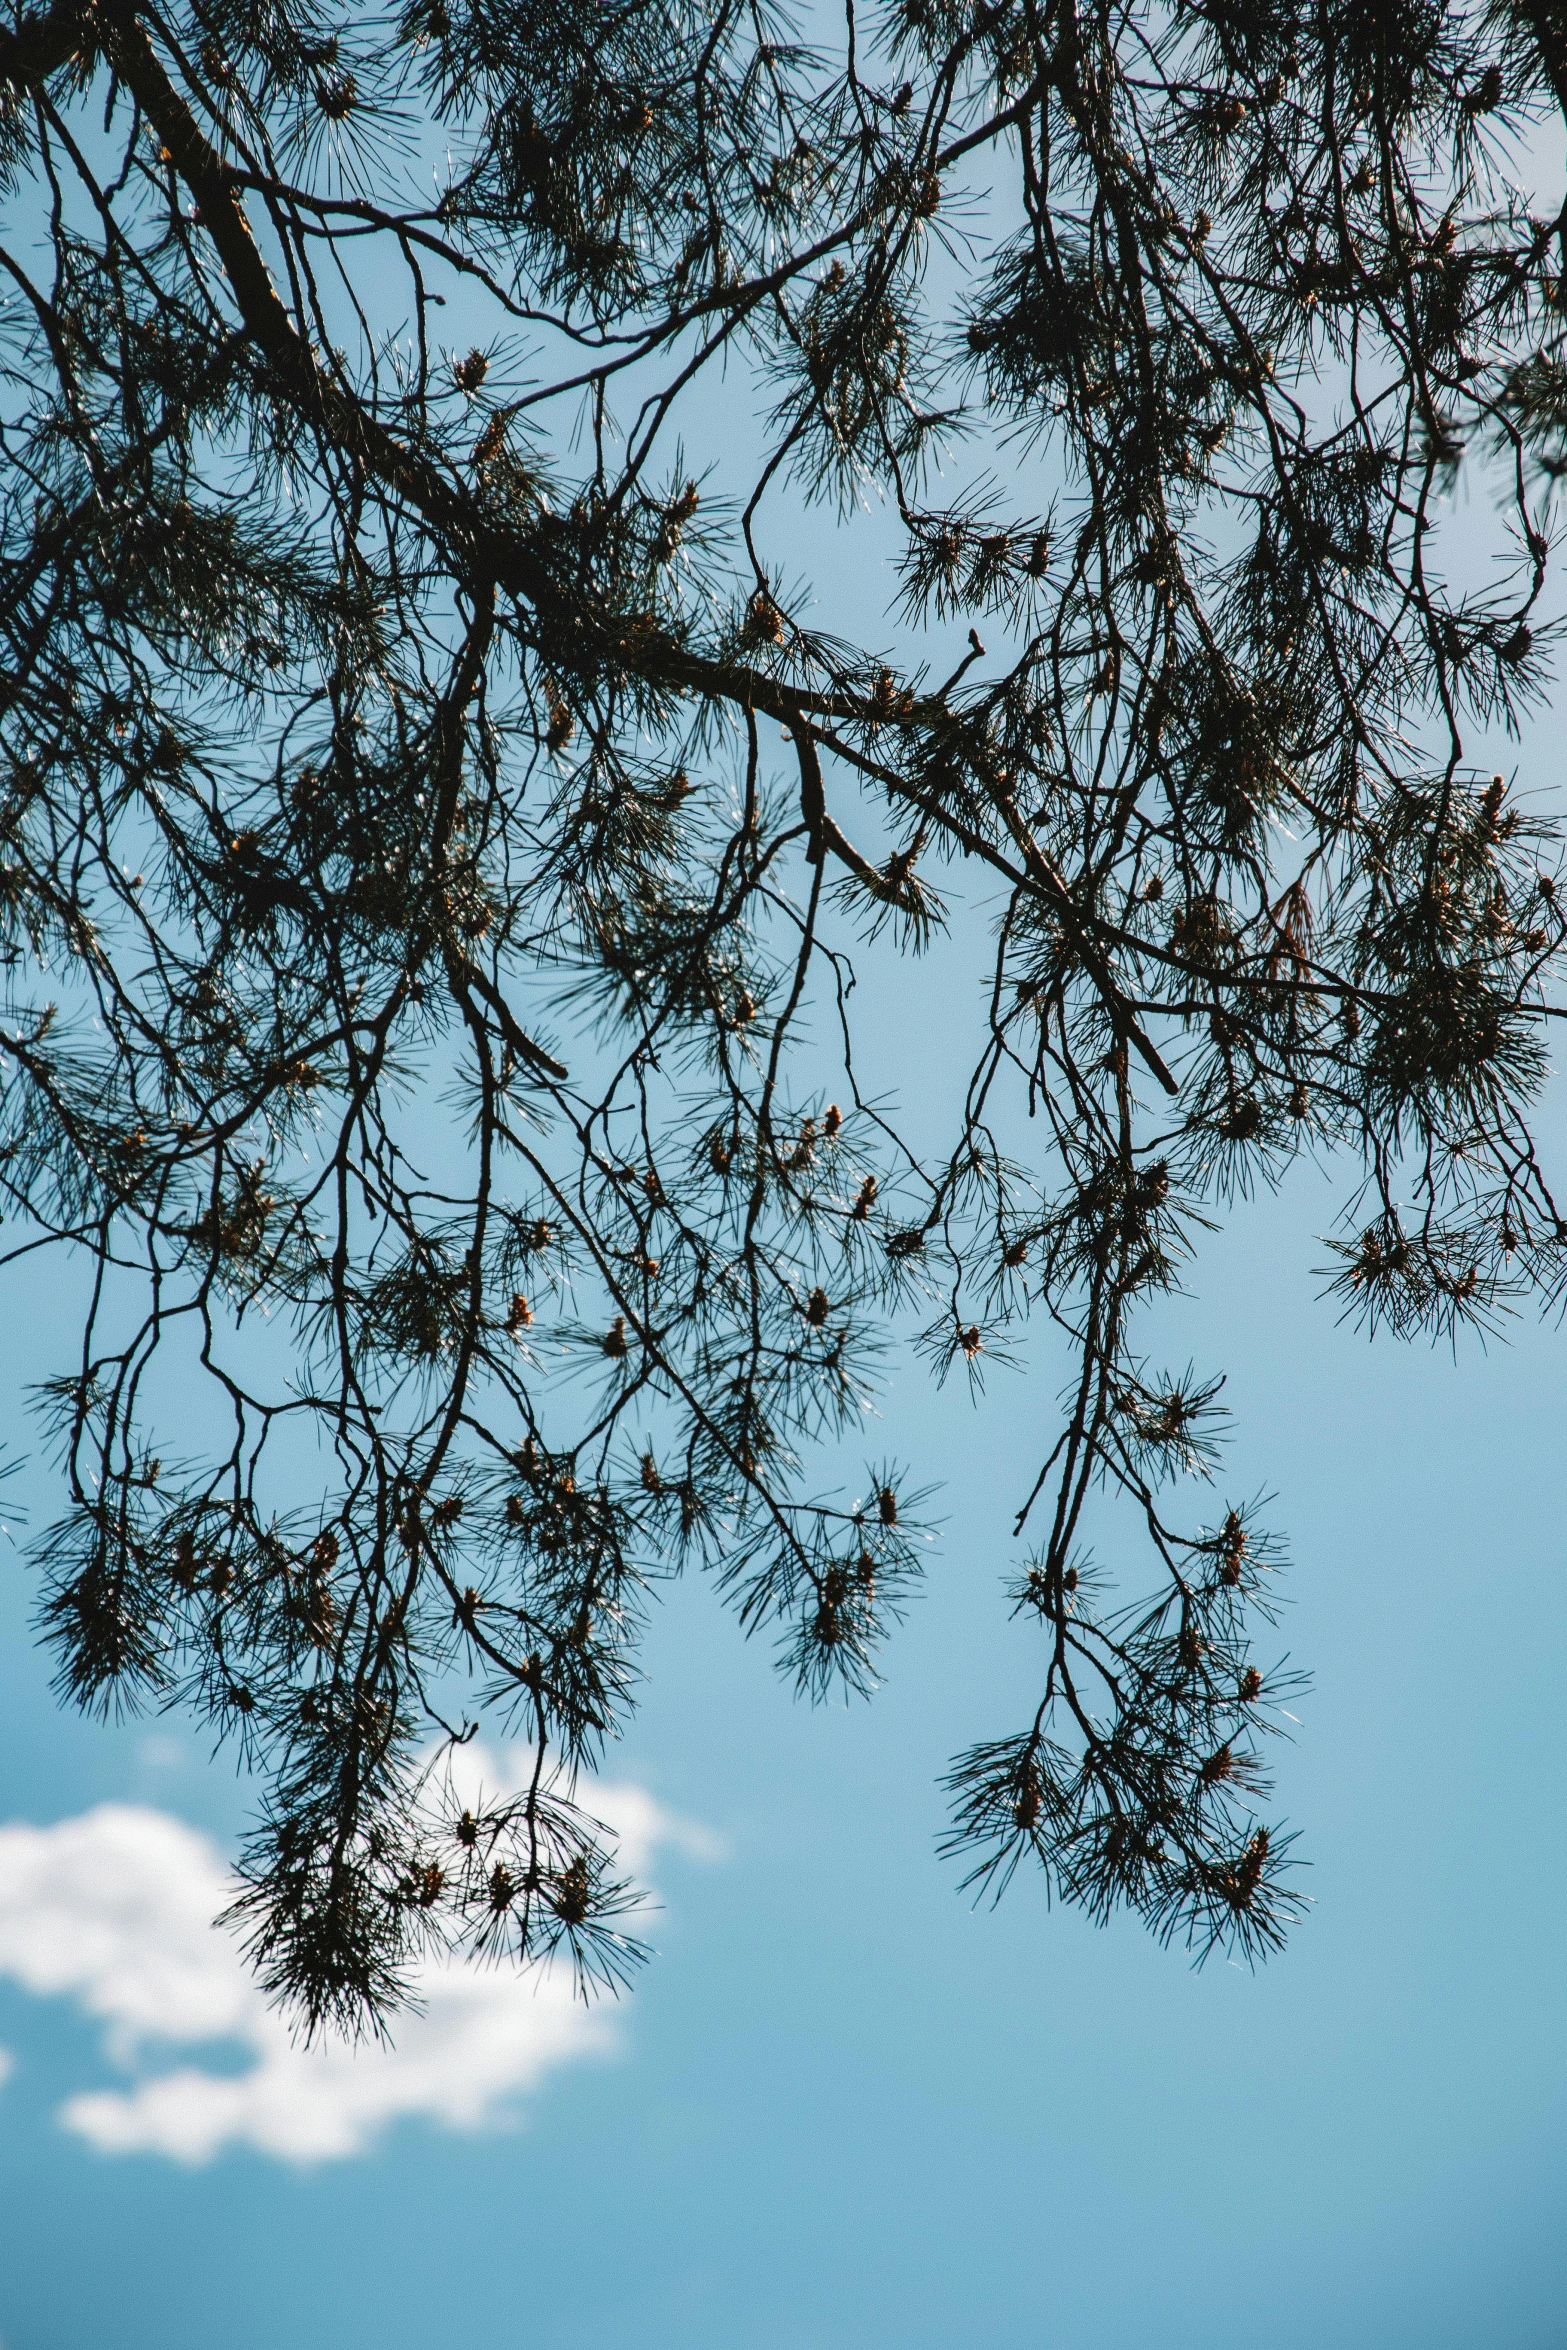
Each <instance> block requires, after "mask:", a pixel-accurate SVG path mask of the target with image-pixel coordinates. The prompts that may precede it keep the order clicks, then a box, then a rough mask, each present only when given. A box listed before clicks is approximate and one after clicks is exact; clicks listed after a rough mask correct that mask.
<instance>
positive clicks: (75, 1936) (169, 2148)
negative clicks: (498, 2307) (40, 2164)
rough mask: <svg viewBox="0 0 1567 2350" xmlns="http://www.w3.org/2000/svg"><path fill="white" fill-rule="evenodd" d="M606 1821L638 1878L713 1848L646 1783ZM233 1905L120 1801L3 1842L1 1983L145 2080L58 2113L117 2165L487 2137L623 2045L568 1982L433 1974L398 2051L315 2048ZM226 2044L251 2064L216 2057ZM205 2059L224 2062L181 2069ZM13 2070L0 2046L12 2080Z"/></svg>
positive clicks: (492, 1776) (488, 1773)
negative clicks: (235, 2150) (70, 2005)
mask: <svg viewBox="0 0 1567 2350" xmlns="http://www.w3.org/2000/svg"><path fill="white" fill-rule="evenodd" d="M520 1759H521V1758H519V1757H518V1756H516V1755H511V1754H507V1753H504V1752H500V1753H496V1752H491V1753H489V1754H482V1753H476V1752H474V1751H473V1750H471V1749H470V1750H467V1751H465V1752H464V1754H463V1755H462V1756H461V1757H460V1758H459V1761H458V1772H459V1774H460V1776H459V1781H458V1793H459V1795H466V1793H467V1786H466V1785H465V1784H464V1782H468V1783H470V1784H471V1786H472V1788H473V1791H474V1792H475V1793H477V1789H478V1785H479V1782H480V1780H481V1779H482V1780H483V1782H484V1783H485V1784H486V1785H487V1787H488V1788H489V1790H490V1791H491V1792H493V1791H495V1790H496V1789H497V1788H502V1787H506V1786H508V1785H513V1784H515V1783H516V1781H517V1777H518V1775H519V1769H518V1766H519V1763H520ZM592 1807H593V1809H594V1810H595V1811H596V1812H597V1814H598V1815H599V1816H600V1817H601V1818H603V1819H605V1820H607V1821H608V1822H609V1823H610V1824H611V1825H612V1826H613V1827H615V1828H616V1829H617V1831H618V1833H619V1840H620V1852H621V1856H622V1858H623V1860H624V1862H625V1864H626V1865H627V1867H628V1869H629V1870H631V1871H632V1872H633V1873H635V1874H637V1875H639V1876H644V1877H645V1875H646V1871H647V1868H648V1864H649V1862H650V1861H651V1859H652V1858H653V1856H654V1854H655V1853H656V1852H657V1850H658V1849H659V1848H660V1847H661V1846H667V1845H673V1846H676V1847H678V1848H681V1849H683V1850H685V1851H687V1852H688V1853H691V1854H693V1855H697V1856H701V1855H707V1856H710V1855H711V1854H712V1853H713V1852H714V1850H715V1847H714V1844H713V1841H712V1839H711V1838H710V1837H708V1836H707V1835H706V1833H705V1832H704V1831H703V1830H701V1829H699V1828H696V1827H695V1826H693V1825H692V1824H691V1823H689V1822H686V1821H682V1820H679V1819H676V1818H675V1817H674V1816H673V1815H672V1814H670V1813H668V1812H666V1811H665V1810H663V1809H662V1807H661V1806H660V1805H659V1804H657V1803H656V1802H655V1801H654V1799H653V1798H652V1797H651V1796H650V1795H649V1794H648V1793H647V1792H646V1790H645V1789H643V1788H640V1787H636V1786H632V1785H618V1786H617V1785H613V1784H609V1783H600V1784H599V1785H597V1786H595V1787H594V1789H593V1790H592ZM232 1890H233V1886H232V1880H231V1878H230V1876H229V1873H228V1867H227V1863H226V1861H225V1858H224V1855H223V1854H222V1853H221V1852H220V1851H219V1849H218V1847H217V1846H216V1845H215V1844H214V1843H212V1841H211V1840H210V1839H209V1838H208V1837H206V1836H204V1835H201V1834H200V1833H199V1832H198V1831H197V1830H196V1829H194V1828H192V1827H190V1826H189V1825H188V1824H187V1823H186V1822H185V1821H183V1820H179V1819H176V1818H175V1817H174V1816H173V1815H172V1814H171V1813H169V1812H165V1811H156V1810H152V1809H150V1808H146V1807H143V1806H139V1805H131V1804H116V1803H106V1804H100V1805H98V1806H97V1807H96V1808H95V1809H94V1810H92V1811H88V1812H83V1813H80V1814H79V1815H78V1816H77V1817H75V1818H74V1819H67V1820H61V1821H59V1822H57V1823H56V1824H55V1825H54V1826H52V1827H46V1828H38V1827H32V1826H28V1825H25V1824H22V1823H13V1824H11V1825H10V1826H7V1827H3V1828H0V1976H9V1977H11V1978H12V1979H13V1980H15V1981H16V1982H18V1983H20V1984H21V1985H22V1986H23V1987H24V1988H25V1989H26V1990H28V1991H31V1992H34V1993H37V1994H39V1995H40V1996H44V1997H55V1998H67V1999H70V2000H72V2001H73V2002H74V2003H75V2004H76V2005H77V2006H78V2007H79V2008H80V2009H82V2010H83V2011H84V2012H85V2013H86V2014H87V2015H89V2016H91V2017H93V2018H94V2019H95V2020H97V2021H98V2022H99V2023H101V2025H102V2026H103V2034H104V2041H103V2044H104V2053H105V2057H106V2059H107V2060H108V2062H109V2063H110V2064H111V2065H112V2066H114V2067H115V2068H116V2069H117V2070H118V2071H120V2072H121V2073H129V2074H131V2075H133V2076H135V2077H133V2078H132V2079H131V2081H130V2082H129V2083H128V2084H126V2085H124V2086H115V2087H108V2088H96V2089H92V2090H87V2091H84V2092H83V2093H81V2094H80V2095H77V2096H74V2097H71V2098H69V2099H68V2100H67V2101H66V2103H65V2104H64V2105H63V2106H62V2107H61V2109H60V2118H61V2120H62V2121H63V2122H64V2124H65V2126H66V2127H67V2128H68V2129H70V2130H73V2131H75V2132H76V2133H77V2134H78V2135H79V2136H81V2137H83V2138H85V2139H87V2140H88V2141H89V2143H90V2144H92V2145H94V2146H96V2147H98V2148H99V2149H101V2150H102V2151H103V2152H104V2153H108V2154H130V2153H153V2154H162V2155H168V2156H172V2157H173V2158H174V2159H175V2160H177V2161H181V2162H189V2163H200V2162H205V2161H208V2160H209V2159H210V2158H211V2157H212V2156H213V2155H215V2154H217V2153H219V2152H221V2151H222V2150H223V2149H224V2148H225V2147H231V2146H249V2147H253V2148H256V2149H258V2150H259V2151H261V2152H262V2153H265V2154H271V2155H277V2156H280V2157H282V2158H284V2159H286V2160H289V2161H295V2162H310V2161H320V2160H324V2159H328V2158H332V2157H341V2156H344V2155H352V2154H358V2153H361V2152H362V2151H364V2149H365V2148H367V2147H368V2146H370V2145H371V2144H372V2143H373V2142H374V2141H375V2139H376V2138H377V2137H378V2135H379V2134H380V2133H381V2132H382V2131H383V2130H384V2129H385V2128H386V2127H387V2126H388V2125H389V2124H390V2123H391V2122H393V2121H395V2120H397V2119H398V2118H400V2117H402V2116H423V2117H425V2118H426V2119H429V2120H433V2121H436V2122H439V2123H442V2124H444V2125H445V2126H446V2127H447V2128H448V2129H456V2130H475V2129H480V2128H483V2127H484V2126H486V2125H487V2124H494V2123H496V2122H500V2121H504V2120H505V2119H506V2118H508V2116H509V2115H510V2113H511V2112H512V2111H513V2110H514V2109H515V2100H516V2099H517V2098H518V2097H519V2096H520V2095H521V2094H523V2093H524V2092H526V2091H527V2090H529V2089H531V2088H533V2087H535V2086H536V2084H537V2083H538V2082H539V2080H540V2079H541V2078H542V2077H543V2075H544V2074H545V2073H546V2072H548V2071H550V2070H551V2069H552V2068H554V2067H556V2066H558V2065H562V2064H565V2063H567V2062H569V2061H572V2060H575V2059H580V2058H584V2057H590V2056H603V2055H605V2054H606V2053H608V2052H609V2051H610V2050H612V2049H613V2048H614V2046H615V2045H616V2038H617V2026H616V2021H615V2016H614V2013H613V2011H612V2010H608V2009H606V2008H604V2007H602V2006H600V2007H594V2008H584V2007H583V2005H582V2003H581V2001H580V2000H577V1999H574V1998H573V1996H572V1992H571V1987H570V1984H569V1982H568V1981H567V1980H566V1978H565V1977H564V1976H563V1975H560V1974H552V1973H544V1974H539V1973H534V1974H529V1975H525V1976H518V1975H517V1974H515V1973H511V1972H506V1971H503V1970H499V1969H495V1968H485V1967H478V1966H474V1965H472V1964H470V1963H468V1962H465V1961H459V1960H434V1961H431V1962H429V1963H428V1964H426V1965H425V1966H424V1967H423V1968H422V1969H421V1972H420V1975H419V1978H418V1982H417V1986H416V1989H417V1994H418V1999H419V2011H418V2012H416V2013H411V2014H409V2015H406V2016H404V2017H403V2018H401V2019H400V2021H399V2024H398V2028H397V2036H396V2043H395V2045H394V2046H392V2047H385V2046H378V2045H367V2046H361V2047H358V2048H350V2047H348V2046H346V2045H344V2044H342V2043H340V2042H330V2043H327V2044H325V2045H321V2046H317V2047H314V2048H304V2047H301V2046H299V2045H298V2044H297V2043H296V2042H295V2040H294V2039H293V2038H292V2036H291V2034H290V2032H289V2028H288V2026H287V2024H286V2023H285V2022H284V2021H283V2020H282V2018H280V2017H279V2016H278V2015H277V2014H275V2013H274V2012H273V2010H272V2009H271V2008H269V2007H268V2005H267V2003H266V2001H265V1999H264V1998H263V1997H262V1995H261V1993H260V1992H259V1991H258V1990H257V1988H256V1986H255V1983H254V1981H253V1980H252V1978H251V1975H250V1972H249V1970H248V1968H247V1967H246V1964H245V1962H244V1960H243V1958H242V1957H241V1955H240V1953H239V1950H238V1948H237V1946H236V1944H235V1942H234V1940H233V1939H232V1937H231V1936H229V1935H228V1934H226V1933H222V1932H219V1931H218V1930H217V1929H216V1928H215V1927H214V1926H213V1924H212V1920H213V1918H214V1917H215V1916H216V1915H217V1913H218V1911H219V1910H221V1909H222V1908H223V1907H224V1905H225V1903H226V1902H227V1901H228V1899H229V1898H230V1896H231V1894H232ZM224 2044H226V2045H227V2048H228V2050H229V2051H231V2052H232V2053H233V2055H235V2056H238V2057H239V2058H240V2059H242V2060H243V2061H242V2062H241V2063H240V2064H239V2065H237V2066H236V2065H233V2064H227V2063H224V2062H223V2061H222V2054H221V2051H222V2048H223V2046H224ZM193 2047H204V2048H206V2049H208V2050H209V2051H212V2052H213V2053H215V2054H217V2061H216V2062H213V2061H212V2060H211V2056H210V2055H209V2059H208V2061H207V2062H206V2063H196V2062H186V2063H179V2064H173V2063H171V2056H172V2052H173V2051H174V2050H175V2049H177V2048H193ZM8 2069H9V2060H8V2059H7V2057H6V2055H5V2052H4V2051H3V2050H0V2081H3V2080H4V2078H5V2074H6V2072H7V2070H8Z"/></svg>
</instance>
